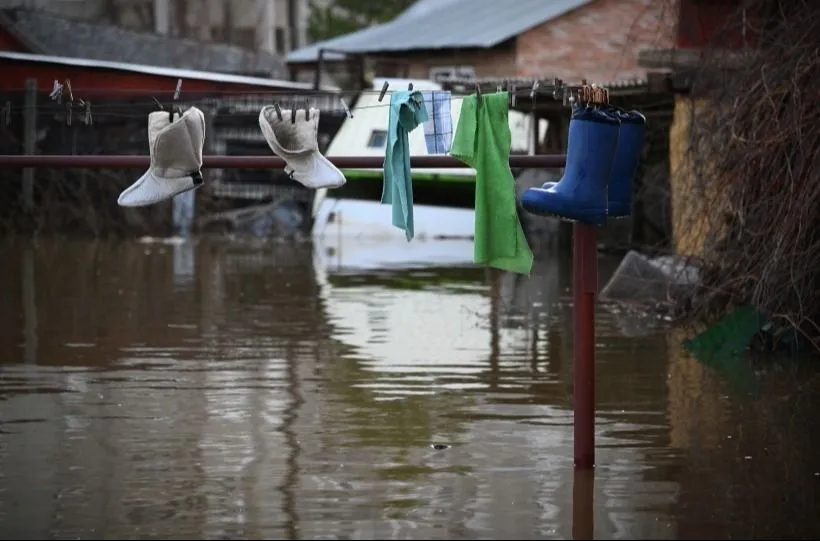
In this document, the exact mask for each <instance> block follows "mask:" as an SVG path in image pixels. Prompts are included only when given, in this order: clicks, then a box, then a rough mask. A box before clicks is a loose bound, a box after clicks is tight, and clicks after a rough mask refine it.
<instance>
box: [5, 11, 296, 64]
mask: <svg viewBox="0 0 820 541" xmlns="http://www.w3.org/2000/svg"><path fill="white" fill-rule="evenodd" d="M1 13H2V14H3V15H5V17H3V19H7V21H10V22H11V24H12V25H13V31H15V33H16V34H17V35H19V36H21V37H23V38H25V40H26V41H27V42H28V43H30V44H33V45H35V46H36V48H37V50H35V51H31V52H33V53H39V54H43V55H60V56H65V57H73V58H93V59H95V60H105V61H110V62H126V63H134V64H145V63H151V64H152V65H155V66H162V67H166V68H178V69H193V70H201V71H211V72H220V73H234V74H239V73H241V74H258V75H264V76H269V77H273V78H278V79H287V78H288V70H287V66H286V65H285V63H284V61H283V60H282V58H280V57H279V56H276V55H272V54H268V53H264V52H253V51H248V50H246V49H243V48H241V47H237V46H235V45H225V44H217V43H202V42H199V41H195V40H187V39H179V38H171V37H167V36H160V35H157V34H150V33H142V32H135V31H133V30H128V29H125V28H120V27H116V26H110V25H98V24H89V23H85V22H79V21H72V20H68V19H63V18H61V17H58V16H55V15H51V14H48V13H43V12H39V11H30V10H26V9H9V10H2V12H1ZM0 22H2V20H0Z"/></svg>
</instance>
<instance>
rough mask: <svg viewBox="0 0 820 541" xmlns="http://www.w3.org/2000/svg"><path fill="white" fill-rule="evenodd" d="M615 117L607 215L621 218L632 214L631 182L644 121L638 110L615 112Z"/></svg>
mask: <svg viewBox="0 0 820 541" xmlns="http://www.w3.org/2000/svg"><path fill="white" fill-rule="evenodd" d="M615 114H616V115H617V116H618V119H619V120H620V121H621V132H620V136H619V137H618V150H616V151H615V161H614V162H613V163H612V174H611V175H610V177H609V201H608V203H607V216H608V217H609V218H625V217H627V216H629V215H630V214H632V182H633V181H634V180H635V174H636V173H637V172H638V163H640V161H641V152H642V151H643V140H644V135H645V134H646V118H645V117H644V116H643V115H642V114H641V113H639V112H638V111H623V110H616V112H615Z"/></svg>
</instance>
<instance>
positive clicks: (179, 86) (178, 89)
mask: <svg viewBox="0 0 820 541" xmlns="http://www.w3.org/2000/svg"><path fill="white" fill-rule="evenodd" d="M181 93H182V79H177V87H176V89H175V90H174V100H173V102H171V110H170V111H169V113H168V120H169V121H171V122H173V121H174V113H179V112H180V111H178V110H177V109H176V107H175V106H174V104H175V103H176V102H177V101H179V95H180V94H181Z"/></svg>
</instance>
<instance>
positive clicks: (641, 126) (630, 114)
mask: <svg viewBox="0 0 820 541" xmlns="http://www.w3.org/2000/svg"><path fill="white" fill-rule="evenodd" d="M607 113H609V114H611V115H615V116H617V117H618V120H620V121H621V131H620V132H619V136H618V149H617V150H616V151H615V160H614V161H613V162H612V174H611V175H610V177H609V188H608V194H607V196H608V197H607V217H608V218H625V217H627V216H629V215H630V214H632V182H633V180H634V179H635V173H637V171H638V163H639V162H640V161H641V151H642V150H643V139H644V135H645V134H646V118H645V117H644V116H643V115H642V114H641V113H639V112H638V111H624V110H623V109H620V108H616V107H610V108H608V109H607ZM555 184H557V183H556V182H545V183H544V185H543V186H542V188H550V187H552V186H554V185H555Z"/></svg>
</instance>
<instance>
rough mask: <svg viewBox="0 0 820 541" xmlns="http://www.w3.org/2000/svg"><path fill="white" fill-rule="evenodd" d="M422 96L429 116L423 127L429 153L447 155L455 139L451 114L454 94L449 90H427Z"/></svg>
mask: <svg viewBox="0 0 820 541" xmlns="http://www.w3.org/2000/svg"><path fill="white" fill-rule="evenodd" d="M422 95H423V96H424V106H425V107H426V108H427V113H428V115H429V118H428V119H427V121H425V122H424V124H423V125H422V126H423V127H424V142H425V143H426V145H427V153H428V154H447V152H449V151H450V143H451V141H452V139H453V118H452V115H451V112H450V98H451V97H452V94H451V93H450V91H449V90H427V91H424V92H422Z"/></svg>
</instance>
